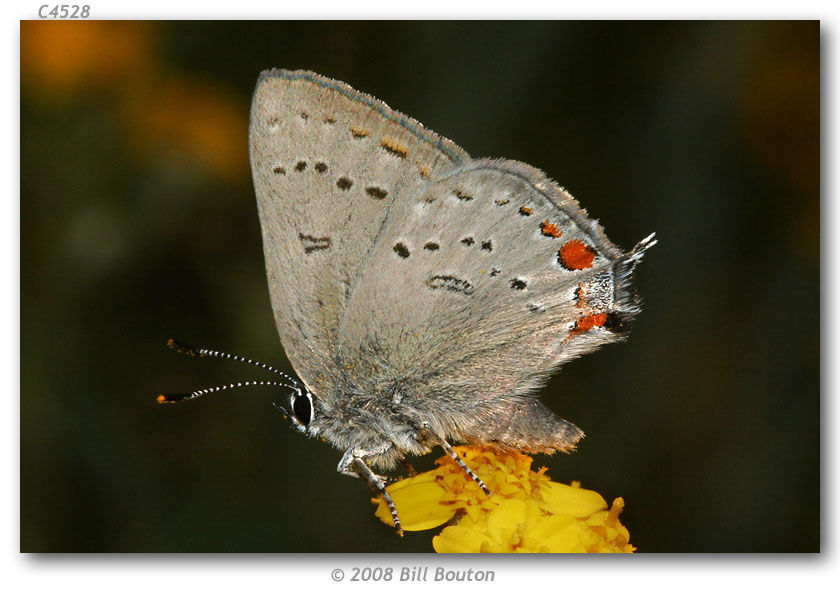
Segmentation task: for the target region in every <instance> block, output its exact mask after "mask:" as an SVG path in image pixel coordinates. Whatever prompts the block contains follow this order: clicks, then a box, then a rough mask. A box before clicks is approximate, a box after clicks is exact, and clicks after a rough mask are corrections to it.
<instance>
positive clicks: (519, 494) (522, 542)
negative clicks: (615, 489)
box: [373, 446, 635, 552]
mask: <svg viewBox="0 0 840 600" xmlns="http://www.w3.org/2000/svg"><path fill="white" fill-rule="evenodd" d="M455 451H456V452H457V453H458V455H459V456H461V457H463V459H464V461H465V462H466V463H467V464H468V465H469V466H470V468H471V469H472V470H473V471H474V472H475V473H476V474H477V475H478V476H479V477H480V478H481V479H482V480H483V481H484V483H485V484H486V485H487V487H488V488H489V489H490V492H491V494H490V496H487V495H485V494H484V492H482V491H481V489H480V488H479V487H478V485H477V484H476V483H475V482H474V481H472V479H470V478H469V477H467V476H466V475H465V474H464V471H463V470H462V469H461V467H459V466H458V465H457V463H455V461H454V460H452V459H451V458H450V457H449V456H444V457H442V458H440V459H438V461H437V463H438V465H439V466H438V467H437V468H436V469H433V470H431V471H427V472H425V473H421V474H419V475H416V476H414V477H408V478H406V479H403V480H401V481H398V482H397V483H394V484H392V485H390V486H388V492H389V494H390V495H391V498H392V499H393V500H394V504H395V505H396V507H397V512H398V513H399V516H400V521H401V523H402V527H403V529H405V530H406V531H419V530H424V529H432V528H434V527H439V526H441V525H444V524H446V523H450V522H452V523H453V524H451V525H449V526H448V527H446V528H444V529H443V531H441V532H440V533H439V534H438V535H437V536H436V537H435V538H434V540H433V541H432V544H433V546H434V549H435V551H436V552H633V551H634V550H635V548H634V547H633V546H632V545H630V543H629V541H630V533H629V532H628V531H627V528H626V527H624V525H622V524H621V522H619V520H618V515H619V513H620V512H621V510H622V509H623V508H624V500H623V499H621V498H616V499H615V500H614V501H613V504H612V507H610V508H608V507H607V503H606V502H605V501H604V499H603V498H602V497H601V495H600V494H598V493H597V492H593V491H591V490H585V489H583V488H581V487H580V484H579V483H577V482H573V483H572V485H564V484H562V483H556V482H553V481H551V479H550V478H549V477H548V475H546V468H545V467H542V468H541V469H539V470H538V471H532V470H531V462H532V458H531V457H530V456H527V455H525V454H520V453H512V454H496V453H495V452H494V451H493V450H491V449H489V448H483V447H479V446H458V447H456V448H455ZM373 501H374V503H376V504H378V507H377V509H376V515H377V516H378V517H379V518H380V519H381V520H382V521H383V522H385V523H388V524H389V525H393V521H392V520H391V514H390V511H389V510H388V506H387V504H385V502H384V501H383V500H382V499H380V498H375V499H374V500H373Z"/></svg>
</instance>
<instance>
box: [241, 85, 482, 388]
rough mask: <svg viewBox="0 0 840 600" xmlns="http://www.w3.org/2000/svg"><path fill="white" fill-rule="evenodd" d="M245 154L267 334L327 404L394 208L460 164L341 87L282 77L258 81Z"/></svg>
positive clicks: (429, 137) (420, 132) (392, 114)
mask: <svg viewBox="0 0 840 600" xmlns="http://www.w3.org/2000/svg"><path fill="white" fill-rule="evenodd" d="M250 149H251V167H252V172H253V178H254V185H255V190H256V196H257V204H258V208H259V216H260V223H261V227H262V236H263V248H264V253H265V261H266V269H267V276H268V282H269V291H270V297H271V305H272V309H273V312H274V316H275V322H276V325H277V330H278V332H279V335H280V339H281V341H282V343H283V347H284V349H285V351H286V354H287V356H288V358H289V360H290V361H291V363H292V366H293V367H294V369H295V371H296V372H297V373H298V375H299V376H300V378H301V379H302V380H303V382H304V383H305V384H306V385H307V387H309V389H311V390H312V391H313V392H314V393H315V394H316V395H317V396H318V397H319V398H321V399H323V400H324V401H329V398H331V397H333V395H334V394H333V389H332V387H333V385H334V384H335V383H336V382H337V381H339V378H338V377H337V376H336V373H335V369H336V362H335V360H334V353H335V348H336V342H337V337H338V329H339V325H340V322H341V320H342V317H343V316H344V313H345V312H346V307H347V302H348V298H349V297H350V295H351V289H352V286H353V283H354V281H355V280H356V276H357V275H356V274H357V273H358V272H359V271H360V269H362V268H363V267H364V264H366V260H367V258H368V255H369V253H370V250H371V248H372V246H373V245H374V243H375V241H376V239H377V236H378V234H379V233H380V230H381V228H382V225H383V223H384V222H385V221H386V219H387V218H388V215H389V212H390V211H391V209H392V206H393V204H394V202H395V200H396V199H397V198H399V197H400V196H401V195H409V196H413V195H416V193H417V192H416V190H418V189H420V188H422V187H423V186H424V185H426V183H427V181H429V180H430V179H431V178H433V177H434V176H436V175H438V174H439V173H441V172H443V171H448V170H450V169H451V168H452V167H453V166H454V165H456V164H459V163H461V162H463V161H465V160H467V159H468V158H469V157H468V156H467V154H466V153H465V152H464V151H463V150H461V149H460V148H459V147H458V146H456V145H455V144H454V143H452V142H451V141H449V140H446V139H444V138H441V137H439V136H437V135H436V134H434V133H433V132H431V131H429V130H427V129H425V128H424V127H422V125H421V124H420V123H418V122H417V121H415V120H414V119H411V118H409V117H406V116H405V115H402V114H400V113H397V112H396V111H393V110H391V109H390V108H389V107H388V106H387V105H385V104H384V103H382V102H380V101H378V100H376V99H375V98H373V97H371V96H368V95H366V94H362V93H360V92H357V91H355V90H353V89H352V88H350V87H349V86H347V85H346V84H344V83H341V82H339V81H335V80H332V79H328V78H325V77H322V76H320V75H317V74H315V73H310V72H307V71H285V70H272V71H267V72H265V73H263V74H262V75H261V77H260V80H259V82H258V84H257V88H256V90H255V92H254V98H253V102H252V110H251V124H250Z"/></svg>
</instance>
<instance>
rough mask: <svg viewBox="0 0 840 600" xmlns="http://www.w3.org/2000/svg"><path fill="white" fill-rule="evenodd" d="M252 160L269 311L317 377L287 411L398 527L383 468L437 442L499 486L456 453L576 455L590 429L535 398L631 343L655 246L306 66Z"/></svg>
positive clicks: (258, 117) (263, 97) (258, 97)
mask: <svg viewBox="0 0 840 600" xmlns="http://www.w3.org/2000/svg"><path fill="white" fill-rule="evenodd" d="M250 152H251V168H252V172H253V178H254V186H255V189H256V196H257V203H258V207H259V216H260V224H261V226H262V237H263V248H264V253H265V263H266V271H267V275H268V284H269V291H270V295H271V306H272V309H273V312H274V318H275V321H276V325H277V331H278V333H279V335H280V339H281V341H282V343H283V347H284V349H285V351H286V354H287V356H288V358H289V360H290V361H291V364H292V366H293V367H294V369H295V371H296V372H297V374H298V376H299V377H300V381H301V382H302V385H301V384H296V383H291V384H290V385H288V387H292V388H293V389H294V391H293V392H292V394H291V396H290V397H289V399H288V402H287V403H286V404H281V407H282V408H283V409H284V410H285V411H286V413H287V414H288V415H289V417H290V418H291V419H292V420H293V422H294V423H295V425H296V426H297V427H298V429H300V430H301V431H302V432H304V433H306V434H308V435H310V436H313V437H315V436H317V437H322V438H324V439H326V440H327V441H329V442H330V443H331V444H333V445H334V446H335V447H336V448H338V449H339V450H341V451H343V452H344V455H343V456H342V458H341V460H340V461H339V464H338V470H339V471H340V472H341V473H344V474H347V475H354V476H361V477H363V478H364V479H366V480H367V481H368V482H369V483H370V484H371V485H372V486H373V487H374V488H375V489H377V490H379V491H380V492H381V493H382V494H384V497H385V500H386V501H387V502H388V504H389V506H390V507H391V513H392V515H393V517H394V521H395V525H396V526H397V530H398V531H399V530H400V528H399V519H398V516H397V514H396V510H395V509H394V506H393V502H391V499H390V496H388V493H387V491H386V489H385V485H384V478H383V477H381V476H380V475H378V474H376V473H375V471H374V469H390V468H392V467H394V466H395V465H396V464H397V463H398V462H399V461H401V460H403V459H404V458H405V457H406V456H409V455H415V454H424V453H426V452H427V451H428V449H429V448H430V447H432V446H436V445H438V446H441V447H442V448H443V449H444V451H446V452H447V453H448V454H449V455H450V456H452V457H453V458H454V459H455V460H456V461H458V462H459V464H460V465H461V466H462V467H463V469H464V470H465V472H466V473H468V474H469V475H470V476H472V477H473V479H475V480H476V482H477V483H478V484H479V485H480V486H481V487H482V488H483V489H484V490H485V492H486V491H487V489H486V487H485V486H484V484H483V483H482V482H481V480H480V479H479V478H478V477H477V476H476V475H475V474H474V473H472V471H471V470H470V469H469V468H468V467H467V465H466V464H464V463H463V461H462V460H461V459H460V457H458V456H457V454H456V453H455V451H454V450H453V449H452V447H451V445H450V443H449V442H450V441H454V442H466V443H472V444H483V445H486V446H491V447H495V448H497V449H499V450H501V451H510V450H516V451H521V452H527V453H537V452H543V453H549V454H550V453H553V452H555V451H558V450H559V451H563V452H567V451H569V450H571V449H572V448H574V447H575V444H576V443H577V442H578V440H579V439H580V438H581V437H582V436H583V433H582V432H581V430H580V429H578V428H577V427H576V426H575V425H573V424H572V423H569V422H568V421H565V420H563V419H561V418H560V417H558V416H557V415H555V414H554V413H552V412H551V411H550V410H548V409H547V408H546V407H545V406H543V405H542V404H541V403H540V402H539V401H538V400H536V399H534V398H533V392H534V391H535V390H536V389H537V388H538V387H539V386H540V385H542V384H543V383H544V382H545V380H546V379H547V378H548V376H549V375H550V374H551V373H552V372H553V371H554V370H556V369H557V367H559V366H560V365H561V364H563V363H564V362H566V361H569V360H571V359H573V358H575V357H577V356H580V355H581V354H585V353H587V352H592V351H593V350H595V349H596V348H598V347H599V346H600V345H601V344H605V343H608V342H614V341H617V340H620V339H621V338H622V337H624V335H626V333H627V331H628V329H629V326H630V324H631V322H632V321H633V319H634V317H635V316H636V314H637V313H638V312H639V310H640V301H639V298H638V296H637V295H636V293H635V291H634V289H633V285H632V277H631V276H632V273H633V270H634V268H635V266H636V264H637V263H638V262H639V261H640V260H641V258H642V256H643V254H644V252H645V251H646V250H647V249H648V248H650V247H651V246H652V245H653V244H654V243H655V242H656V241H655V240H654V239H653V235H650V236H648V237H647V238H645V239H644V240H642V241H641V242H639V243H638V244H637V245H636V246H635V247H634V248H633V250H631V251H630V252H627V253H625V252H622V251H621V250H619V249H618V248H617V247H616V246H614V245H613V244H612V243H611V242H610V241H609V240H608V239H607V237H606V236H605V235H604V232H603V230H602V229H601V227H600V226H599V225H598V223H597V222H596V221H595V220H593V219H591V218H590V217H588V216H587V214H586V212H585V211H584V210H582V209H581V208H580V207H579V206H578V204H577V202H576V201H575V200H574V198H572V196H571V195H569V194H568V193H567V192H566V191H565V190H563V189H562V188H560V187H559V186H558V185H557V184H556V183H554V182H553V181H551V180H550V179H548V178H547V177H546V176H545V175H544V174H543V173H542V172H540V171H539V170H537V169H535V168H533V167H531V166H528V165H526V164H523V163H520V162H516V161H512V160H504V159H472V158H470V157H469V155H468V154H467V153H466V152H465V151H464V150H462V149H461V148H459V147H458V146H457V145H455V144H454V143H453V142H452V141H450V140H448V139H446V138H443V137H440V136H439V135H437V134H435V133H434V132H432V131H431V130H429V129H426V128H425V127H423V126H422V125H421V124H420V123H418V122H417V121H415V120H414V119H412V118H410V117H408V116H406V115H403V114H400V113H398V112H396V111H394V110H392V109H391V108H389V107H388V106H387V105H386V104H384V103H383V102H380V101H379V100H376V99H375V98H373V97H371V96H369V95H366V94H363V93H360V92H357V91H356V90H354V89H353V88H351V87H350V86H348V85H347V84H345V83H342V82H340V81H336V80H333V79H328V78H326V77H323V76H321V75H317V74H315V73H312V72H308V71H286V70H279V69H278V70H271V71H266V72H264V73H262V74H261V76H260V78H259V81H258V83H257V87H256V90H255V92H254V97H253V103H252V109H251V124H250ZM255 383H257V382H255ZM259 383H263V382H259ZM279 385H286V384H279Z"/></svg>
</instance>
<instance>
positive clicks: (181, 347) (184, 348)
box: [166, 338, 201, 356]
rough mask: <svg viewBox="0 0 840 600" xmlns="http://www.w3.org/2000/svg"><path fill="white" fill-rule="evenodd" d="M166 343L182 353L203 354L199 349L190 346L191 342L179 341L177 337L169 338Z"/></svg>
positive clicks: (190, 354) (188, 354)
mask: <svg viewBox="0 0 840 600" xmlns="http://www.w3.org/2000/svg"><path fill="white" fill-rule="evenodd" d="M166 345H167V346H168V347H169V348H170V349H171V350H175V351H176V352H181V353H182V354H186V355H187V356H201V354H199V352H198V350H196V349H195V348H193V347H192V346H190V345H189V344H185V343H184V342H179V341H178V340H176V339H175V338H169V339H168V340H166Z"/></svg>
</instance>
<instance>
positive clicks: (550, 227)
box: [540, 219, 563, 238]
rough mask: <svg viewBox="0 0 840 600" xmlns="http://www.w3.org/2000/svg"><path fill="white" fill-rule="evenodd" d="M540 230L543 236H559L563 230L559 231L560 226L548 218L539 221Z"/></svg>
mask: <svg viewBox="0 0 840 600" xmlns="http://www.w3.org/2000/svg"><path fill="white" fill-rule="evenodd" d="M540 231H541V232H542V234H543V235H544V236H545V237H553V238H559V237H560V236H561V235H563V232H562V231H560V228H559V227H558V226H557V225H555V224H554V223H552V222H551V221H549V220H548V219H546V220H545V221H543V222H542V223H540Z"/></svg>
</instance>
